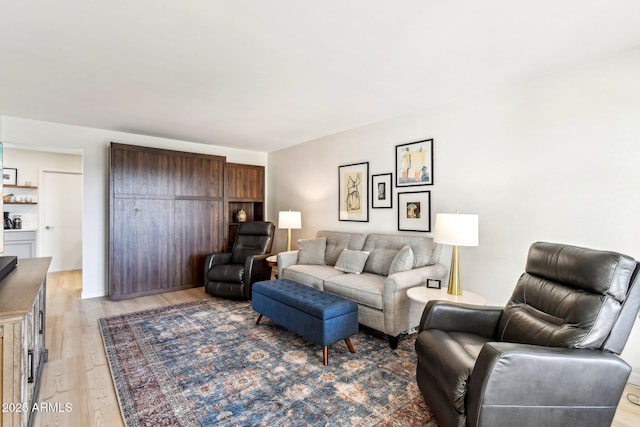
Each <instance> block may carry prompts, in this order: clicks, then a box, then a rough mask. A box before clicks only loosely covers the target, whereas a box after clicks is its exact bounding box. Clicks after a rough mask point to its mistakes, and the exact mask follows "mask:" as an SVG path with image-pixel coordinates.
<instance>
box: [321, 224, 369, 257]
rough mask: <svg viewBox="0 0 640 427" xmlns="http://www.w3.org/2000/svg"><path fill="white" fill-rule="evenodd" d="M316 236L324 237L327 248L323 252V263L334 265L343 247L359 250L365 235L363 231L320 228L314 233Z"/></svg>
mask: <svg viewBox="0 0 640 427" xmlns="http://www.w3.org/2000/svg"><path fill="white" fill-rule="evenodd" d="M316 237H326V239H327V249H326V253H325V263H326V264H327V265H336V261H338V257H339V256H340V254H341V253H342V251H343V250H344V249H345V248H346V249H351V250H354V251H361V250H362V245H364V241H365V238H366V237H367V235H366V234H364V233H347V232H344V231H324V230H321V231H318V232H317V233H316Z"/></svg>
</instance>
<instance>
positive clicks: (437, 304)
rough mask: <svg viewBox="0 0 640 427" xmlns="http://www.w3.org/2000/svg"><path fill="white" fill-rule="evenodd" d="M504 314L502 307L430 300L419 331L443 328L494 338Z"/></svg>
mask: <svg viewBox="0 0 640 427" xmlns="http://www.w3.org/2000/svg"><path fill="white" fill-rule="evenodd" d="M501 315H502V307H488V306H484V305H473V304H463V303H457V302H451V301H442V300H433V301H429V302H428V303H427V305H426V306H425V308H424V311H423V312H422V319H421V320H420V326H419V327H418V332H420V331H424V330H425V329H441V330H443V331H448V332H452V331H456V332H466V333H470V334H476V335H480V336H483V337H487V338H491V339H492V338H494V337H495V331H496V328H497V326H498V322H499V321H500V316H501Z"/></svg>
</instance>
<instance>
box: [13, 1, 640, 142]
mask: <svg viewBox="0 0 640 427" xmlns="http://www.w3.org/2000/svg"><path fill="white" fill-rule="evenodd" d="M0 5H1V6H0V115H4V116H17V117H23V118H31V119H37V120H45V121H53V122H59V123H66V124H73V125H81V126H89V127H96V128H102V129H111V130H117V131H124V132H131V133H139V134H144V135H153V136H160V137H167V138H174V139H180V140H187V141H194V142H201V143H207V144H215V145H222V146H231V147H237V148H246V149H251V150H259V151H273V150H276V149H278V148H282V147H285V146H289V145H293V144H297V143H301V142H305V141H308V140H312V139H315V138H318V137H322V136H325V135H329V134H333V133H336V132H340V131H343V130H347V129H351V128H355V127H358V126H362V125H365V124H368V123H373V122H377V121H380V120H384V119H388V118H392V117H397V116H400V115H403V114H408V113H412V112H416V111H420V110H424V109H426V108H429V107H430V106H434V105H439V104H442V103H446V102H450V101H451V100H454V99H456V98H459V97H461V96H464V95H468V94H470V93H477V92H478V91H484V90H491V89H493V88H497V87H501V86H505V85H511V84H515V83H518V82H520V81H523V80H527V79H532V78H535V77H537V76H541V75H544V74H548V73H552V72H557V71H561V70H563V69H565V68H566V67H570V66H575V65H576V64H578V65H579V64H581V63H583V62H587V61H591V60H595V59H598V58H600V57H604V56H607V55H611V54H613V53H614V52H616V51H620V50H626V49H630V48H634V47H637V46H640V1H638V0H598V1H595V0H561V1H559V0H537V1H527V2H524V1H514V0H485V1H479V0H448V1H445V0H402V1H391V0H386V1H383V0H322V1H320V0H317V1H303V0H263V1H259V0H254V1H250V0H228V1H221V0H186V1H176V0H127V1H125V0H55V1H51V0H39V1H31V0H0Z"/></svg>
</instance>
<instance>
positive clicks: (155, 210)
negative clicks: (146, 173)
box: [109, 198, 175, 299]
mask: <svg viewBox="0 0 640 427" xmlns="http://www.w3.org/2000/svg"><path fill="white" fill-rule="evenodd" d="M113 213H114V215H115V217H116V218H118V221H117V223H115V224H113V226H112V230H111V233H112V239H111V248H110V249H111V250H110V253H111V259H110V263H109V267H110V268H109V276H110V289H109V296H110V297H111V298H112V299H122V298H132V297H135V296H140V295H146V294H149V293H154V292H160V291H164V290H171V288H172V284H171V280H170V279H171V277H172V276H173V272H172V271H171V269H172V268H173V265H174V261H173V237H174V233H175V231H174V224H175V217H174V210H173V200H170V199H133V198H118V199H116V200H115V204H114V206H113Z"/></svg>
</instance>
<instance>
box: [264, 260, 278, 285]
mask: <svg viewBox="0 0 640 427" xmlns="http://www.w3.org/2000/svg"><path fill="white" fill-rule="evenodd" d="M266 261H267V265H268V266H269V267H271V280H274V279H277V278H278V255H271V256H270V257H267V259H266Z"/></svg>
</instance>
